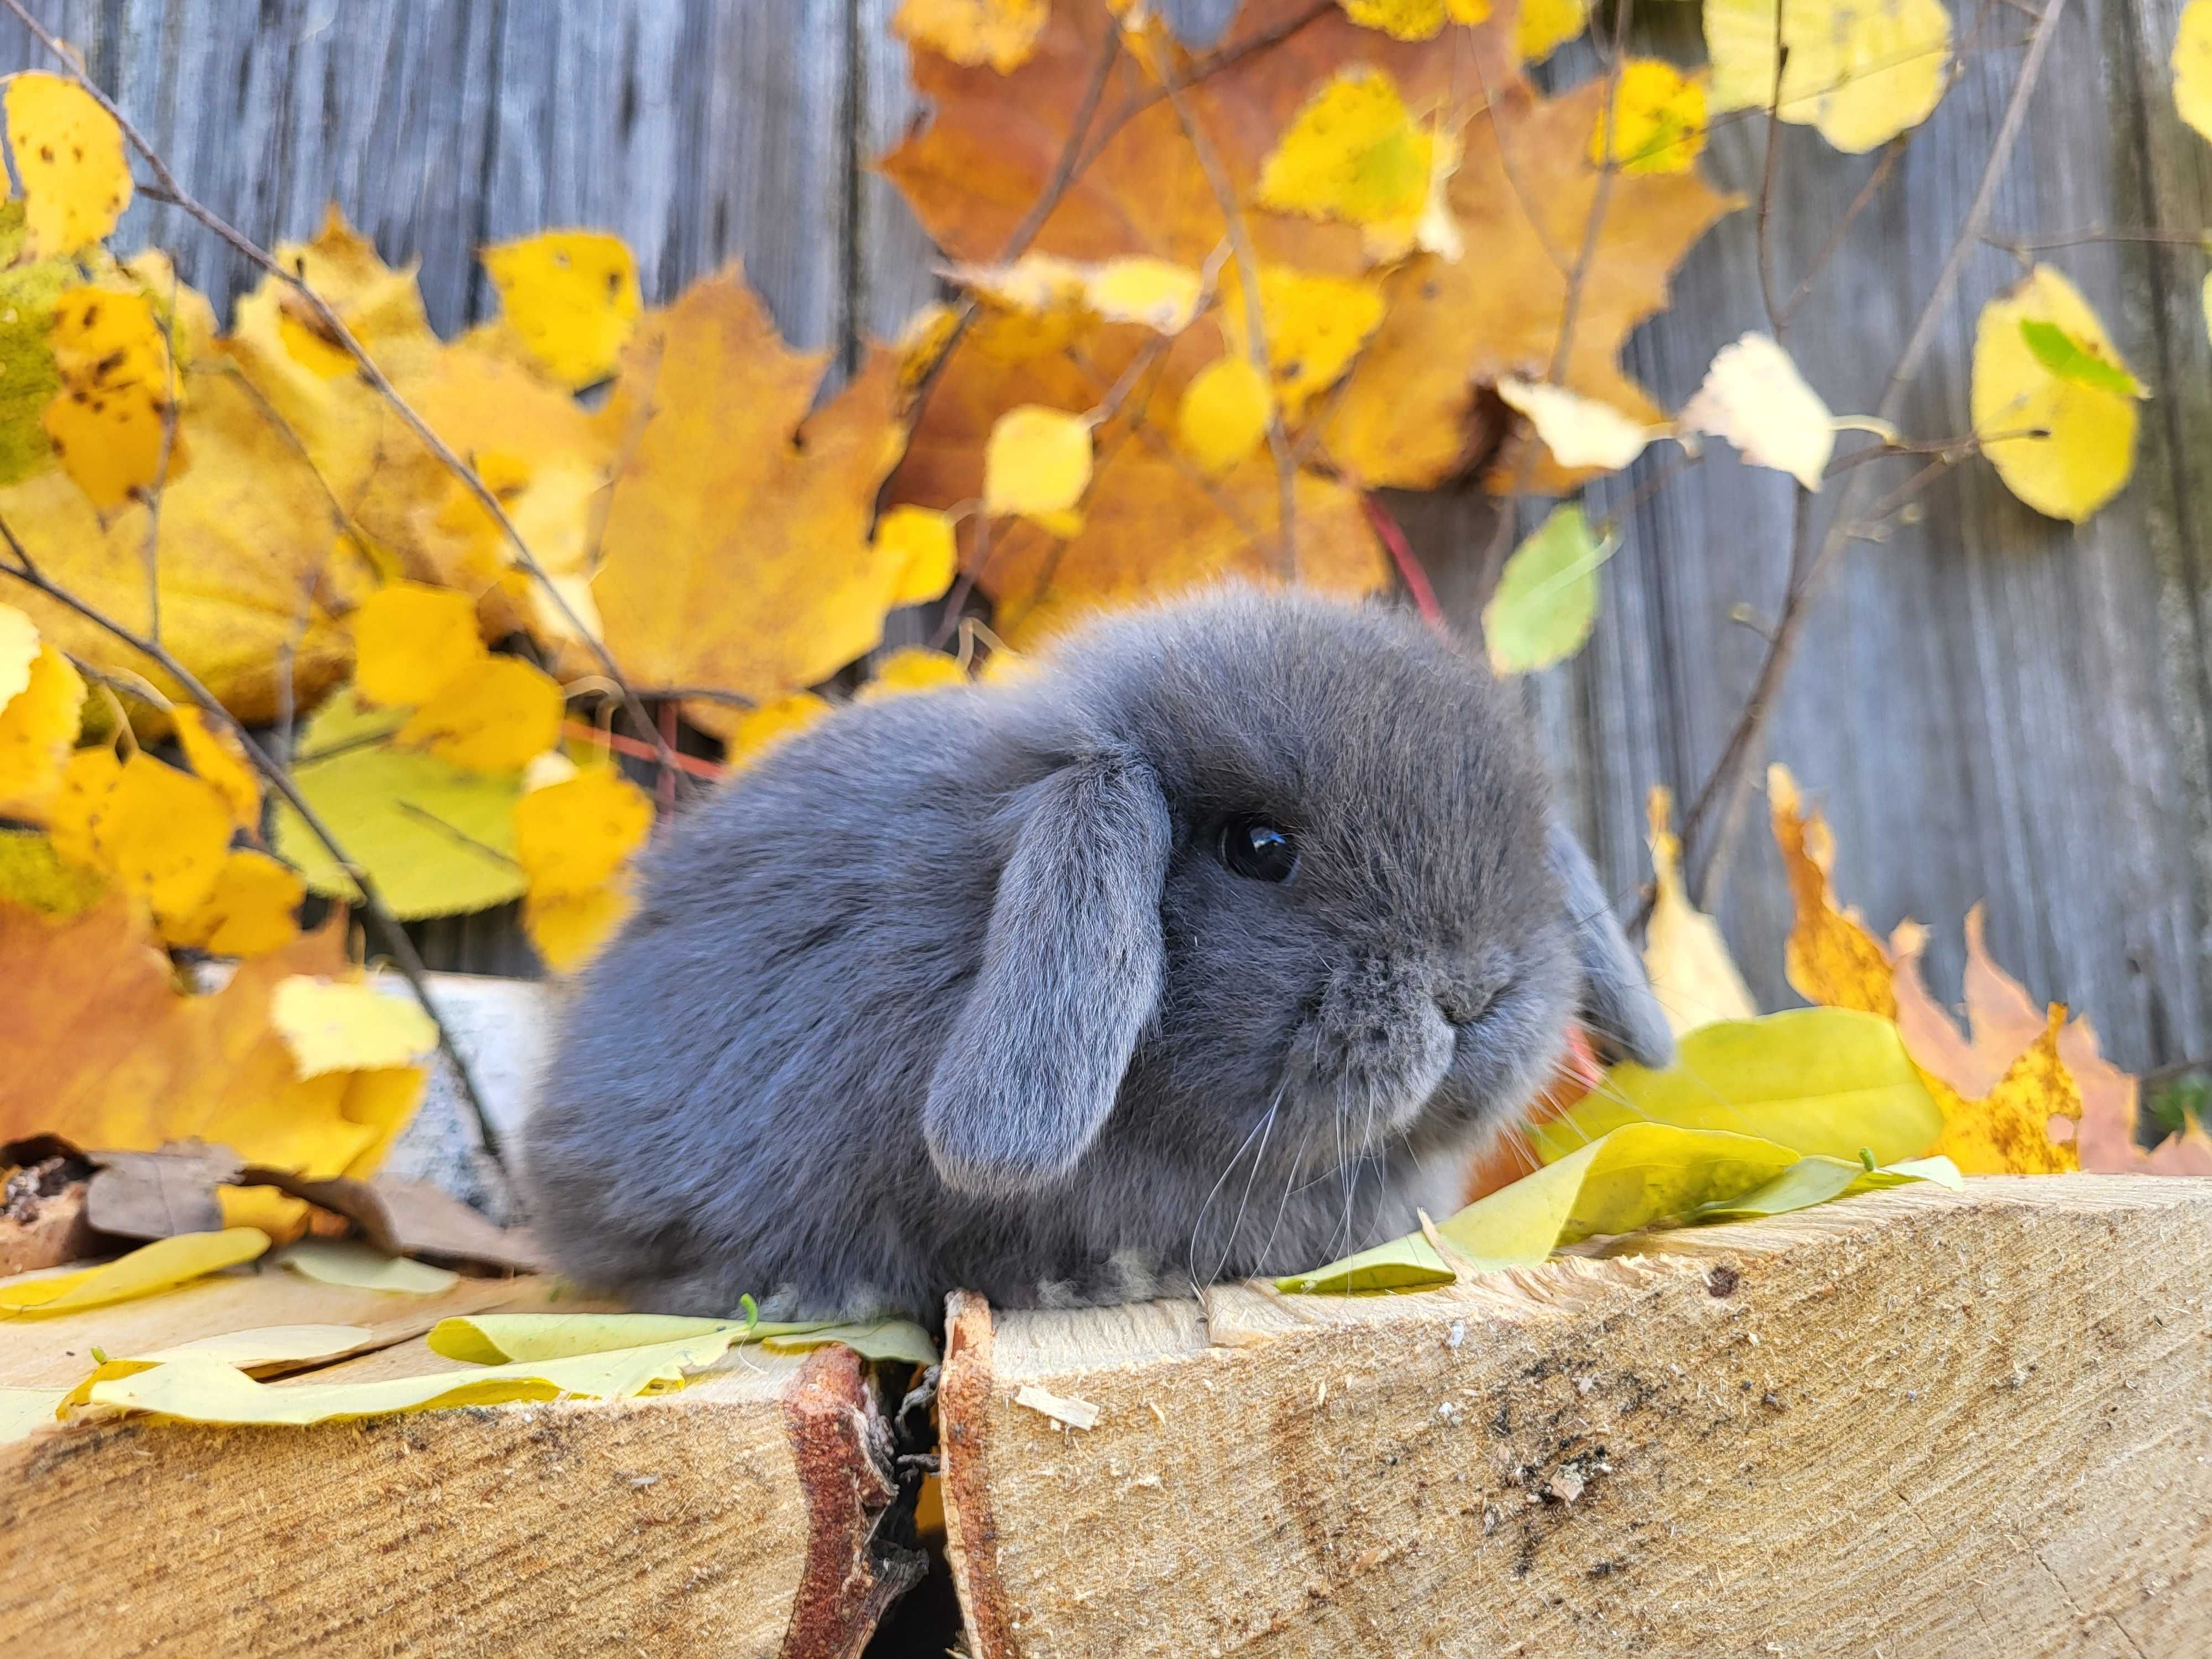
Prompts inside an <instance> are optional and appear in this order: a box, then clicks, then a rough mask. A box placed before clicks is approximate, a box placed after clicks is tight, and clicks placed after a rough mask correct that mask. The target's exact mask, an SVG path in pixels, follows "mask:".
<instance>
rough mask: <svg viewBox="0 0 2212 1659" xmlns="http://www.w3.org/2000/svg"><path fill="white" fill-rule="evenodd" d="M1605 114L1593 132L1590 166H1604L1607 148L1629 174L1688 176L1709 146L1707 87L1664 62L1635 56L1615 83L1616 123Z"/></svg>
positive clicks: (1624, 65)
mask: <svg viewBox="0 0 2212 1659" xmlns="http://www.w3.org/2000/svg"><path fill="white" fill-rule="evenodd" d="M1607 136H1608V135H1607V121H1606V117H1605V112H1604V111H1603V110H1600V111H1599V112H1598V119H1597V124H1596V125H1595V126H1593V127H1592V128H1591V129H1590V141H1589V158H1590V162H1591V165H1593V166H1597V167H1601V166H1603V165H1604V163H1605V161H1606V157H1607V153H1608V148H1609V149H1610V154H1611V155H1612V158H1613V161H1614V162H1615V163H1616V164H1617V165H1618V166H1619V167H1620V169H1621V170H1622V171H1623V172H1625V173H1686V172H1687V171H1688V170H1689V168H1690V167H1691V166H1692V164H1693V163H1695V161H1697V159H1698V156H1699V154H1700V152H1702V151H1703V150H1704V149H1705V78H1704V77H1703V76H1699V75H1685V74H1683V73H1682V71H1681V70H1678V69H1676V68H1675V67H1674V65H1673V64H1670V63H1668V61H1667V60H1666V59H1665V58H1630V59H1629V60H1628V62H1627V63H1626V64H1622V65H1621V68H1620V76H1619V78H1618V80H1617V81H1616V82H1615V88H1614V93H1613V119H1612V123H1611V130H1610V137H1611V139H1612V143H1611V144H1610V146H1609V147H1608V145H1607Z"/></svg>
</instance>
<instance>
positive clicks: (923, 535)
mask: <svg viewBox="0 0 2212 1659" xmlns="http://www.w3.org/2000/svg"><path fill="white" fill-rule="evenodd" d="M876 546H877V547H878V549H879V550H882V551H883V552H884V553H885V554H886V555H888V556H890V558H892V559H893V560H895V561H896V568H897V571H898V575H897V577H896V579H895V580H894V582H893V584H892V587H891V603H892V604H893V605H926V604H927V603H928V602H929V601H930V600H932V599H936V598H937V597H938V596H939V595H940V594H942V593H943V592H945V589H946V588H948V587H950V586H952V575H953V572H954V571H955V570H957V568H959V563H960V555H959V550H958V549H957V546H956V545H955V544H954V542H953V537H952V520H951V516H950V515H949V514H947V513H939V511H937V509H936V508H934V507H893V508H891V510H890V512H888V513H884V516H883V519H882V520H881V521H880V522H879V523H878V525H877V526H876Z"/></svg>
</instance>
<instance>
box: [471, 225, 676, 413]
mask: <svg viewBox="0 0 2212 1659" xmlns="http://www.w3.org/2000/svg"><path fill="white" fill-rule="evenodd" d="M483 267H484V270H485V273H486V274H487V275H488V276H490V278H491V280H492V286H493V287H495V288H496V289H498V290H499V301H500V307H501V319H502V320H503V321H504V323H505V324H506V325H507V327H508V328H510V329H512V330H513V331H514V333H515V335H516V337H518V338H519V339H520V341H521V342H522V344H523V348H524V349H525V350H526V351H527V352H528V354H529V356H530V358H531V361H532V362H534V363H536V364H537V365H538V368H540V369H542V370H544V373H545V374H546V375H547V376H548V377H549V378H550V379H551V380H553V381H554V382H555V383H556V384H557V385H560V386H567V387H568V388H570V389H571V390H572V391H573V390H577V389H580V388H581V387H584V386H590V385H592V383H593V382H595V381H599V380H605V379H606V378H607V376H608V375H610V374H613V373H614V372H615V365H616V363H617V362H619V361H620V359H621V356H622V349H623V344H624V343H625V342H627V341H628V340H629V337H630V331H631V330H633V329H634V328H635V327H636V325H637V318H638V313H639V311H640V309H641V303H642V302H641V300H640V298H639V295H638V287H637V260H636V259H635V258H634V257H633V256H632V254H631V253H630V251H629V244H627V243H626V242H624V241H623V239H622V238H621V237H619V236H617V235H614V234H611V233H610V232H607V231H603V230H544V231H540V232H538V234H536V235H535V236H526V237H523V238H522V239H521V240H519V241H513V242H500V243H496V244H495V245H494V246H490V247H488V248H486V249H484V250H483Z"/></svg>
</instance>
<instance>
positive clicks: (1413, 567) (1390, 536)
mask: <svg viewBox="0 0 2212 1659" xmlns="http://www.w3.org/2000/svg"><path fill="white" fill-rule="evenodd" d="M1359 505H1360V507H1362V508H1363V509H1364V511H1365V512H1366V514H1367V524H1368V527H1369V528H1370V529H1371V530H1373V531H1374V532H1375V535H1376V539H1377V540H1379V541H1380V542H1381V543H1382V544H1383V546H1384V547H1385V548H1386V549H1388V550H1389V554H1390V562H1391V563H1393V564H1395V566H1397V567H1398V580H1400V581H1402V582H1403V583H1405V584H1406V592H1408V593H1410V594H1411V595H1413V609H1415V610H1416V611H1419V612H1420V613H1421V618H1422V620H1423V621H1425V622H1426V623H1428V624H1429V625H1430V626H1431V627H1432V628H1438V629H1441V628H1442V627H1443V625H1444V608H1443V606H1442V605H1438V604H1437V590H1436V589H1435V588H1433V587H1431V586H1430V585H1429V573H1428V572H1427V571H1425V570H1424V569H1422V568H1421V562H1420V561H1419V559H1417V558H1415V557H1414V556H1413V548H1412V546H1411V545H1409V544H1407V540H1406V532H1404V531H1403V530H1401V529H1400V528H1399V527H1398V521H1397V520H1395V519H1394V518H1392V517H1391V516H1390V509H1389V508H1388V507H1384V506H1383V503H1382V502H1381V501H1377V500H1376V499H1375V492H1374V491H1373V490H1371V489H1363V490H1361V491H1360V492H1359Z"/></svg>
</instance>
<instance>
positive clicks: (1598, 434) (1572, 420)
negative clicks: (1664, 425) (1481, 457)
mask: <svg viewBox="0 0 2212 1659" xmlns="http://www.w3.org/2000/svg"><path fill="white" fill-rule="evenodd" d="M1498 396H1499V397H1500V398H1503V399H1504V401H1505V403H1506V404H1507V405H1508V406H1510V407H1511V408H1513V409H1516V410H1520V411H1521V413H1522V414H1523V415H1526V416H1528V424H1529V425H1531V426H1533V427H1534V428H1536V435H1537V436H1538V437H1539V438H1541V439H1542V440H1543V441H1544V447H1546V448H1547V449H1548V450H1550V451H1551V452H1552V459H1553V460H1555V461H1557V462H1558V463H1559V465H1561V466H1565V467H1586V466H1598V467H1603V468H1604V469H1605V470H1606V471H1608V472H1613V471H1619V470H1620V468H1622V467H1624V466H1626V465H1628V464H1629V463H1630V462H1631V461H1632V460H1634V459H1636V458H1637V457H1638V455H1641V454H1642V453H1644V446H1645V445H1646V444H1648V443H1649V442H1650V441H1651V435H1650V430H1649V428H1646V427H1645V426H1644V423H1643V422H1641V421H1636V420H1632V419H1630V418H1629V417H1628V416H1626V415H1624V414H1622V413H1621V412H1620V410H1617V409H1615V408H1614V407H1613V405H1612V404H1607V403H1601V402H1600V401H1599V400H1598V399H1597V398H1585V397H1583V395H1582V394H1581V393H1580V392H1570V391H1568V390H1567V389H1566V388H1565V386H1545V385H1541V384H1537V383H1534V382H1531V381H1528V380H1510V379H1509V380H1500V381H1499V382H1498Z"/></svg>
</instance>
